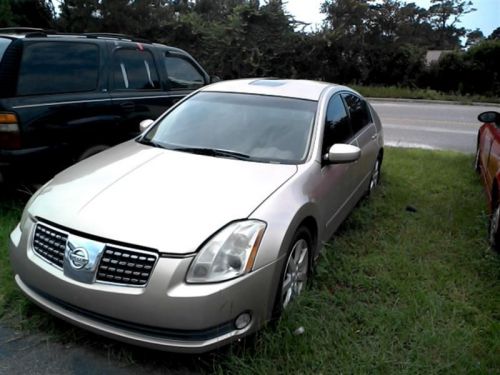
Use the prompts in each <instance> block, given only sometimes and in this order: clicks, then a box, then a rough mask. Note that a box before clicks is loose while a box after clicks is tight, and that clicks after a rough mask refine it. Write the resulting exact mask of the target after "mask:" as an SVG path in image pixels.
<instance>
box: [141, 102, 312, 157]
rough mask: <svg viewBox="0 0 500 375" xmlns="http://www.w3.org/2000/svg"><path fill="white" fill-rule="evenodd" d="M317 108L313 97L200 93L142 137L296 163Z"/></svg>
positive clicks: (197, 149) (214, 153)
mask: <svg viewBox="0 0 500 375" xmlns="http://www.w3.org/2000/svg"><path fill="white" fill-rule="evenodd" d="M316 107H317V102H315V101H309V100H301V99H292V98H283V97H275V96H263V95H252V94H236V93H218V92H200V93H198V94H196V95H194V96H193V97H191V98H190V99H188V100H187V101H186V102H184V103H182V104H181V105H179V106H178V107H177V108H175V109H174V110H172V111H171V112H170V113H169V114H168V115H167V116H166V117H165V118H163V119H162V120H161V121H160V122H159V123H158V124H156V126H154V127H153V128H152V129H151V130H150V131H149V132H148V133H147V134H146V135H145V136H144V137H143V138H142V139H140V140H139V141H140V142H142V143H146V144H150V145H153V146H157V147H164V148H169V149H176V150H179V151H186V152H193V153H203V154H206V155H211V156H219V157H234V158H239V159H243V160H252V161H261V162H277V163H286V164H296V163H300V162H303V161H304V160H305V158H306V156H307V152H308V149H309V143H310V139H311V133H312V128H313V122H314V115H315V113H316Z"/></svg>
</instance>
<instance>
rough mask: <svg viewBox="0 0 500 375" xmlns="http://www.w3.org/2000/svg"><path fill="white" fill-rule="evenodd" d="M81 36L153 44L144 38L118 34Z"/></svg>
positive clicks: (88, 34) (87, 34)
mask: <svg viewBox="0 0 500 375" xmlns="http://www.w3.org/2000/svg"><path fill="white" fill-rule="evenodd" d="M81 35H84V36H86V37H87V38H112V39H121V40H127V41H131V42H139V43H152V42H151V41H149V40H147V39H143V38H136V37H133V36H131V35H126V34H116V33H83V34H81Z"/></svg>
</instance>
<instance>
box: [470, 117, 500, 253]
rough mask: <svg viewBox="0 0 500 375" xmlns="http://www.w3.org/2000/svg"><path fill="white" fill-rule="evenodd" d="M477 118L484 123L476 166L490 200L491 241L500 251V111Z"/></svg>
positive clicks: (479, 140) (480, 131) (494, 247)
mask: <svg viewBox="0 0 500 375" xmlns="http://www.w3.org/2000/svg"><path fill="white" fill-rule="evenodd" d="M477 118H478V120H479V121H481V122H484V124H483V125H482V126H481V127H480V128H479V133H478V136H477V151H476V161H475V168H476V171H477V172H478V173H480V175H481V180H482V182H483V184H484V188H485V190H486V194H487V196H488V200H489V208H490V225H489V236H488V239H489V243H490V246H491V248H492V249H494V250H497V251H500V113H498V112H494V111H488V112H483V113H481V114H480V115H479V116H478V117H477Z"/></svg>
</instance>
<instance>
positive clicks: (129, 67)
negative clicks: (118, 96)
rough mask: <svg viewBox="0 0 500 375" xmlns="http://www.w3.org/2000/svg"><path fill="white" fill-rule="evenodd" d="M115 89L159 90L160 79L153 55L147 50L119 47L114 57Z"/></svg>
mask: <svg viewBox="0 0 500 375" xmlns="http://www.w3.org/2000/svg"><path fill="white" fill-rule="evenodd" d="M113 82H114V85H113V88H114V89H115V90H158V89H160V80H159V78H158V71H157V70H156V65H155V62H154V58H153V55H152V54H151V52H149V51H147V50H134V49H119V50H117V51H116V52H115V54H114V57H113Z"/></svg>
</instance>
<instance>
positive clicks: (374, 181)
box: [368, 158, 382, 195]
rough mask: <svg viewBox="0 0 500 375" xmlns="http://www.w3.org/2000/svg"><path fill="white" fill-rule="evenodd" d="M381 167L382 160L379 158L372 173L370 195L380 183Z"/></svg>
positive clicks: (369, 187)
mask: <svg viewBox="0 0 500 375" xmlns="http://www.w3.org/2000/svg"><path fill="white" fill-rule="evenodd" d="M381 169H382V162H381V160H380V158H377V160H376V161H375V165H374V166H373V170H372V175H371V178H370V185H369V186H368V195H370V194H371V193H372V192H373V190H374V189H375V188H376V187H377V185H378V184H379V182H380V172H381Z"/></svg>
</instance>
